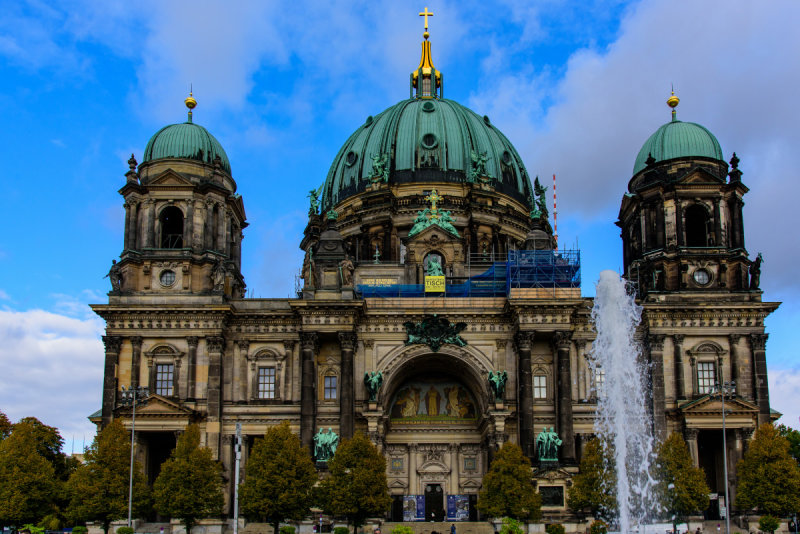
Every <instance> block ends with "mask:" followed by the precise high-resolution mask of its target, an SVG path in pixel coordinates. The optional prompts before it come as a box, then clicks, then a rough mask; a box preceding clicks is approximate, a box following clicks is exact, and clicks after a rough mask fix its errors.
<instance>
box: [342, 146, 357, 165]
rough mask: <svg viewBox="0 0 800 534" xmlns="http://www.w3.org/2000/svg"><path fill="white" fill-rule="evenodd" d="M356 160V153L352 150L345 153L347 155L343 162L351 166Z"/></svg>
mask: <svg viewBox="0 0 800 534" xmlns="http://www.w3.org/2000/svg"><path fill="white" fill-rule="evenodd" d="M357 160H358V154H356V153H355V152H353V151H352V150H351V151H350V152H348V153H347V157H345V159H344V162H345V163H346V164H347V166H348V167H352V166H353V165H355V163H356V161H357Z"/></svg>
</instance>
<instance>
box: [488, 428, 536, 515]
mask: <svg viewBox="0 0 800 534" xmlns="http://www.w3.org/2000/svg"><path fill="white" fill-rule="evenodd" d="M541 507H542V496H541V495H539V493H537V491H536V490H535V489H534V487H533V482H531V462H530V460H528V458H527V457H525V455H524V454H522V449H520V447H519V445H516V444H515V443H511V442H506V443H504V444H503V446H502V447H500V450H499V451H497V454H496V455H495V457H494V461H492V464H491V465H490V466H489V471H487V473H486V474H485V475H484V477H483V489H482V490H481V492H480V494H479V495H478V510H480V512H481V513H482V514H484V515H486V516H489V517H511V518H513V519H519V520H527V519H533V520H537V519H539V518H540V517H541Z"/></svg>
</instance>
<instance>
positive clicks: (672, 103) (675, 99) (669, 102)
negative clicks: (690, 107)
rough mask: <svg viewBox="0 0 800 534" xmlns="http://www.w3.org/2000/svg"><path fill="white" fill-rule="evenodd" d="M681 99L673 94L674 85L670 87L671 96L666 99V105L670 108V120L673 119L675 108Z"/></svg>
mask: <svg viewBox="0 0 800 534" xmlns="http://www.w3.org/2000/svg"><path fill="white" fill-rule="evenodd" d="M680 101H681V99H680V98H678V97H677V96H675V87H673V88H672V96H670V97H669V98H668V99H667V105H668V106H669V107H671V108H672V120H676V119H675V115H676V114H675V108H676V107H678V103H679V102H680Z"/></svg>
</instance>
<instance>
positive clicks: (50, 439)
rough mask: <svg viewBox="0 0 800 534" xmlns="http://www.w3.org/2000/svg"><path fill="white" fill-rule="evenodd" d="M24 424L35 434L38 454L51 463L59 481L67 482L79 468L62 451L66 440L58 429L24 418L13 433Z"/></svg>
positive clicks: (75, 462) (33, 418)
mask: <svg viewBox="0 0 800 534" xmlns="http://www.w3.org/2000/svg"><path fill="white" fill-rule="evenodd" d="M23 424H24V425H29V427H30V429H31V432H32V433H33V437H34V441H35V443H36V452H38V453H39V454H40V455H41V456H42V457H43V458H44V459H45V460H47V461H48V462H50V464H51V465H52V466H53V469H54V470H55V475H56V476H57V477H58V479H59V480H63V481H66V480H67V479H68V478H69V476H70V475H71V474H72V472H73V471H75V469H76V468H77V466H78V462H77V460H75V459H74V458H70V457H69V456H67V455H66V454H64V453H63V452H62V451H61V449H62V448H63V446H64V439H63V438H62V437H61V434H60V433H59V432H58V429H57V428H55V427H52V426H48V425H46V424H44V423H42V422H41V421H39V420H38V419H36V418H35V417H24V418H22V419H20V420H19V422H18V423H16V424H14V425H13V426H12V432H13V429H15V428H16V427H17V426H19V425H23Z"/></svg>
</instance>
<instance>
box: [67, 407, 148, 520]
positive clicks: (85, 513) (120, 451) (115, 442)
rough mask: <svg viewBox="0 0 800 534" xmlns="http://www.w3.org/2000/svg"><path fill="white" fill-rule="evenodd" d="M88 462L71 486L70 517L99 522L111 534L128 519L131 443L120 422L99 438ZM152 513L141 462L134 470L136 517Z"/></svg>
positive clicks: (88, 450)
mask: <svg viewBox="0 0 800 534" xmlns="http://www.w3.org/2000/svg"><path fill="white" fill-rule="evenodd" d="M84 461H85V463H84V464H83V465H82V466H80V467H79V468H78V470H77V471H75V472H74V473H73V474H72V476H71V477H70V478H69V481H68V482H67V493H68V495H69V505H68V507H67V516H68V517H70V518H71V519H72V520H74V521H80V522H83V521H97V522H99V523H100V524H101V525H102V527H103V531H104V532H108V529H109V528H110V526H111V522H112V521H116V520H118V519H123V518H127V517H128V486H129V484H130V469H131V464H130V461H131V441H130V435H129V434H128V431H127V430H125V427H123V426H122V423H121V422H120V421H119V420H118V419H115V420H114V421H112V422H111V424H109V425H108V426H106V427H105V428H104V429H103V430H101V431H100V433H98V434H97V436H95V438H94V441H93V442H92V444H91V446H89V448H88V449H86V453H85V455H84ZM149 511H150V488H149V487H148V486H147V481H146V480H145V476H144V472H143V471H142V467H141V465H139V463H138V462H137V463H135V464H134V466H133V514H134V517H141V516H143V515H146V514H147V513H148V512H149ZM73 533H74V530H73Z"/></svg>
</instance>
